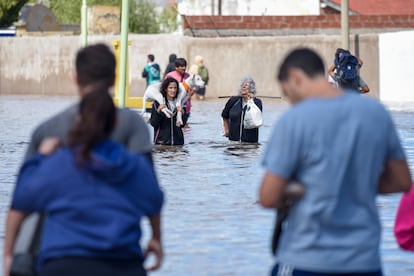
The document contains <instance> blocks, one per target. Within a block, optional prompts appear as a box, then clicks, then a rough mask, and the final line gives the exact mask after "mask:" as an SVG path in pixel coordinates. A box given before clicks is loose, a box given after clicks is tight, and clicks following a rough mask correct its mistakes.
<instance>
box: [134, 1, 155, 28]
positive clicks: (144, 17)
mask: <svg viewBox="0 0 414 276" xmlns="http://www.w3.org/2000/svg"><path fill="white" fill-rule="evenodd" d="M129 30H130V31H131V32H133V33H140V34H156V33H159V32H160V26H159V23H158V14H157V11H156V10H155V5H154V4H151V3H149V2H148V1H147V0H138V1H133V3H132V4H131V6H130V12H129Z"/></svg>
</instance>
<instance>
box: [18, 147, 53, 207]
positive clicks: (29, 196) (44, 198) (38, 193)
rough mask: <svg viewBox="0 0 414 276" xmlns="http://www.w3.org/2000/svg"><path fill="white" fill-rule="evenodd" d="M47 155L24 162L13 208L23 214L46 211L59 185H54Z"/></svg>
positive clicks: (38, 155)
mask: <svg viewBox="0 0 414 276" xmlns="http://www.w3.org/2000/svg"><path fill="white" fill-rule="evenodd" d="M48 159H50V157H47V156H45V155H41V154H37V155H35V156H33V157H32V158H30V159H28V160H27V161H26V162H24V164H23V166H22V167H21V169H20V171H19V175H18V177H17V183H16V187H15V190H14V193H13V199H12V203H11V208H12V209H16V210H20V211H23V212H27V213H31V212H42V211H45V209H46V205H47V203H48V202H49V199H50V197H51V196H52V194H53V193H54V191H55V189H54V188H55V186H56V185H57V184H58V183H53V182H54V180H53V175H54V173H53V171H54V170H56V169H58V168H50V166H48V164H46V163H48V162H47V161H48Z"/></svg>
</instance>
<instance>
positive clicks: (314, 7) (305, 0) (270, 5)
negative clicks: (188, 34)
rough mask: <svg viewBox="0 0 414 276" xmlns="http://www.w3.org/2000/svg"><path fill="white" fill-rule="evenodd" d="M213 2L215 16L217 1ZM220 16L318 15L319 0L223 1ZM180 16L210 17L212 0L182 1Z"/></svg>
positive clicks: (179, 7) (179, 4) (180, 2)
mask: <svg viewBox="0 0 414 276" xmlns="http://www.w3.org/2000/svg"><path fill="white" fill-rule="evenodd" d="M213 2H214V7H215V9H214V11H215V12H214V14H215V15H217V14H218V12H217V5H218V1H217V0H213ZM222 3H223V4H222V15H319V13H320V2H319V0H224V1H222ZM178 10H179V11H180V14H185V15H211V12H212V0H182V1H179V3H178Z"/></svg>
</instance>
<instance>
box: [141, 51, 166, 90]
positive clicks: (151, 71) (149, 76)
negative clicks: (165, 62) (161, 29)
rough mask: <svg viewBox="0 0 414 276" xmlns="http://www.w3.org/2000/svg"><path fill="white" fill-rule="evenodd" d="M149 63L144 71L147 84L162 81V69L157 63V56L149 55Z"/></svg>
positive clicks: (143, 75)
mask: <svg viewBox="0 0 414 276" xmlns="http://www.w3.org/2000/svg"><path fill="white" fill-rule="evenodd" d="M147 58H148V60H147V65H145V67H144V70H143V71H142V77H143V78H145V79H146V80H147V86H149V85H151V84H154V83H157V82H160V81H161V69H160V66H159V65H158V64H157V63H155V61H154V60H155V57H154V55H152V54H149V55H148V56H147Z"/></svg>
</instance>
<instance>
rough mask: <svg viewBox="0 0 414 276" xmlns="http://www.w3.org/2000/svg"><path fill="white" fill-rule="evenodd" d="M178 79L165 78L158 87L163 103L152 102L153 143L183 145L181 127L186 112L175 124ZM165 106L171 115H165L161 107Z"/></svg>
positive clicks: (184, 120) (185, 120)
mask: <svg viewBox="0 0 414 276" xmlns="http://www.w3.org/2000/svg"><path fill="white" fill-rule="evenodd" d="M178 85H179V84H178V81H177V80H176V79H174V78H170V77H169V78H166V79H165V80H164V81H163V82H162V84H161V87H160V92H161V94H162V95H163V97H164V99H165V101H164V102H165V104H161V103H159V102H156V101H155V102H154V103H153V106H152V111H151V118H150V124H151V125H152V126H153V128H154V143H155V144H157V145H170V146H173V145H183V144H184V133H183V130H182V127H184V126H185V124H186V123H187V119H188V114H186V113H185V108H183V109H182V112H183V113H184V114H183V116H182V121H183V122H182V124H180V125H177V109H176V106H177V103H176V100H177V95H178ZM165 107H167V108H168V109H169V110H170V111H171V114H172V115H171V116H170V117H167V116H166V115H165V113H164V112H162V109H163V108H165Z"/></svg>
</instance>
